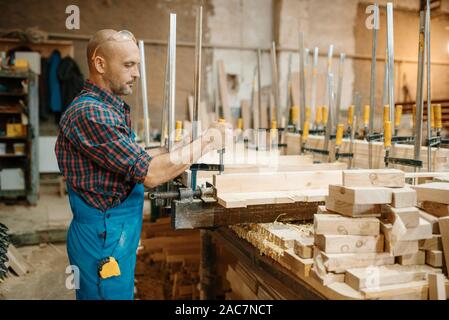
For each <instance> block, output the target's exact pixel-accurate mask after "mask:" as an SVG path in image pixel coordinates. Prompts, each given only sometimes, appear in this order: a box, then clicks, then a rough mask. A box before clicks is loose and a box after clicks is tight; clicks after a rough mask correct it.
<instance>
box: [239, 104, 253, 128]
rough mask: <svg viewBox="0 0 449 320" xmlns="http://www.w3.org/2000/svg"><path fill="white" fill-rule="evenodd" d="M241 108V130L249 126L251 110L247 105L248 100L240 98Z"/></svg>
mask: <svg viewBox="0 0 449 320" xmlns="http://www.w3.org/2000/svg"><path fill="white" fill-rule="evenodd" d="M241 108H242V110H241V111H242V118H243V130H248V129H250V128H251V111H250V107H249V101H248V100H242V102H241Z"/></svg>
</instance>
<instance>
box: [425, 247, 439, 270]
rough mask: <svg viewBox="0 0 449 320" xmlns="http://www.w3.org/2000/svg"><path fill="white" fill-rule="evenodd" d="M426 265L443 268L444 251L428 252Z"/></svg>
mask: <svg viewBox="0 0 449 320" xmlns="http://www.w3.org/2000/svg"><path fill="white" fill-rule="evenodd" d="M426 264H428V265H429V266H432V267H435V268H441V267H442V266H443V251H440V250H427V251H426Z"/></svg>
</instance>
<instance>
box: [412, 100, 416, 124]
mask: <svg viewBox="0 0 449 320" xmlns="http://www.w3.org/2000/svg"><path fill="white" fill-rule="evenodd" d="M412 118H413V128H414V127H415V125H416V104H414V105H413V106H412Z"/></svg>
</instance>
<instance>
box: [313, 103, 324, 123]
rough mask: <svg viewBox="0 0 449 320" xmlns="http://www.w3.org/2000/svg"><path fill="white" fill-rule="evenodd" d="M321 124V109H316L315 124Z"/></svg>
mask: <svg viewBox="0 0 449 320" xmlns="http://www.w3.org/2000/svg"><path fill="white" fill-rule="evenodd" d="M322 122H323V107H321V106H320V107H318V108H316V113H315V124H316V125H317V126H318V125H320V124H321V123H322Z"/></svg>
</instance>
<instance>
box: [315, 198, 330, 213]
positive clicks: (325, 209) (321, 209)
mask: <svg viewBox="0 0 449 320" xmlns="http://www.w3.org/2000/svg"><path fill="white" fill-rule="evenodd" d="M326 198H327V197H326ZM316 213H317V214H333V213H332V212H330V211H329V210H327V208H326V206H318V209H317V212H316Z"/></svg>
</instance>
